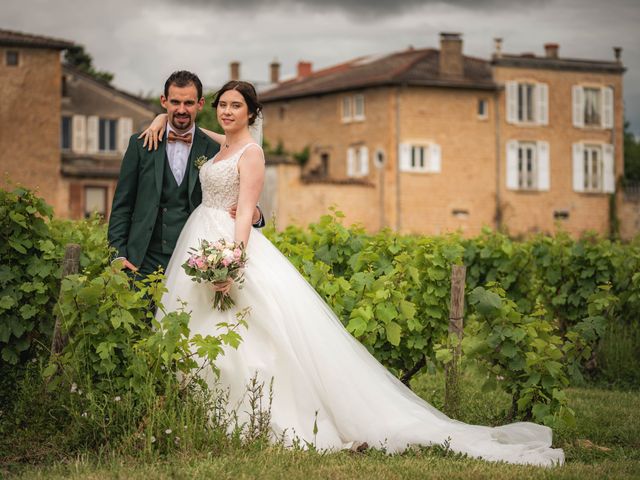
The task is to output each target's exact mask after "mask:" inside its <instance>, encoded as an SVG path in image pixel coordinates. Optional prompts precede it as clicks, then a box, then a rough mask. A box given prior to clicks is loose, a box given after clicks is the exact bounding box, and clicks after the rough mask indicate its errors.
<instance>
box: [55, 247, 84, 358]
mask: <svg viewBox="0 0 640 480" xmlns="http://www.w3.org/2000/svg"><path fill="white" fill-rule="evenodd" d="M79 269H80V245H78V244H76V243H69V244H67V246H66V248H65V251H64V260H63V261H62V279H64V278H65V277H66V276H67V275H73V274H74V273H78V270H79ZM61 323H62V318H60V316H59V315H58V316H56V324H55V326H54V327H53V340H52V342H51V357H52V359H53V357H54V356H55V355H58V354H59V353H60V352H62V349H63V348H64V347H65V345H66V344H67V336H66V335H64V334H63V333H62V325H61Z"/></svg>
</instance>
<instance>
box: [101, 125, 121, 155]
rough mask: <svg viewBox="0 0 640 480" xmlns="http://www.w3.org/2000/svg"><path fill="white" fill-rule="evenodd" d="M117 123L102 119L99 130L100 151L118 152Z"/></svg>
mask: <svg viewBox="0 0 640 480" xmlns="http://www.w3.org/2000/svg"><path fill="white" fill-rule="evenodd" d="M116 123H117V122H116V121H115V120H110V119H105V118H101V119H100V124H99V129H98V135H99V137H98V138H99V140H98V149H99V150H100V151H101V152H115V150H116Z"/></svg>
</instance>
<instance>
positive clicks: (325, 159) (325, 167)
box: [320, 153, 329, 177]
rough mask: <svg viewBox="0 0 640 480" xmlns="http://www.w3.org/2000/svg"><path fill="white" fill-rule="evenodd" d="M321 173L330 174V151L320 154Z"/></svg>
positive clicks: (323, 175)
mask: <svg viewBox="0 0 640 480" xmlns="http://www.w3.org/2000/svg"><path fill="white" fill-rule="evenodd" d="M320 175H321V176H322V177H328V176H329V154H328V153H322V154H320Z"/></svg>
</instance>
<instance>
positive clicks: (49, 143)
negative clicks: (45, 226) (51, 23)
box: [0, 47, 67, 215]
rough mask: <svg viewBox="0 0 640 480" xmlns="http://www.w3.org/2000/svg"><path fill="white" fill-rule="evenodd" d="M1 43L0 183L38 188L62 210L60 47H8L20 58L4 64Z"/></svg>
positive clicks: (61, 212) (46, 198) (64, 208)
mask: <svg viewBox="0 0 640 480" xmlns="http://www.w3.org/2000/svg"><path fill="white" fill-rule="evenodd" d="M6 50H7V48H4V47H0V98H2V101H0V126H1V128H0V176H1V177H2V178H0V184H1V185H2V187H3V188H6V187H7V181H6V179H7V178H9V179H10V180H11V181H13V182H19V183H22V184H24V185H26V186H28V187H30V188H35V189H37V190H38V193H39V195H41V196H42V197H44V198H45V200H46V201H47V202H48V203H49V204H51V205H52V206H53V207H54V210H55V213H56V214H57V215H66V205H67V203H66V202H65V199H63V198H62V195H61V190H60V188H59V181H60V180H59V179H60V173H59V172H60V131H59V129H60V98H61V66H60V53H59V52H58V51H55V50H40V49H26V48H11V49H10V50H14V51H16V50H17V51H18V52H19V55H20V64H19V65H18V66H16V67H9V66H6V65H5V52H6Z"/></svg>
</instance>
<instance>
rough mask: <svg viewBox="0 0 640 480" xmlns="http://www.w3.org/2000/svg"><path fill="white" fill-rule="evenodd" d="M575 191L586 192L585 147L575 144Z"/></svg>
mask: <svg viewBox="0 0 640 480" xmlns="http://www.w3.org/2000/svg"><path fill="white" fill-rule="evenodd" d="M573 190H574V191H576V192H584V147H583V146H582V144H581V143H574V144H573Z"/></svg>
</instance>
